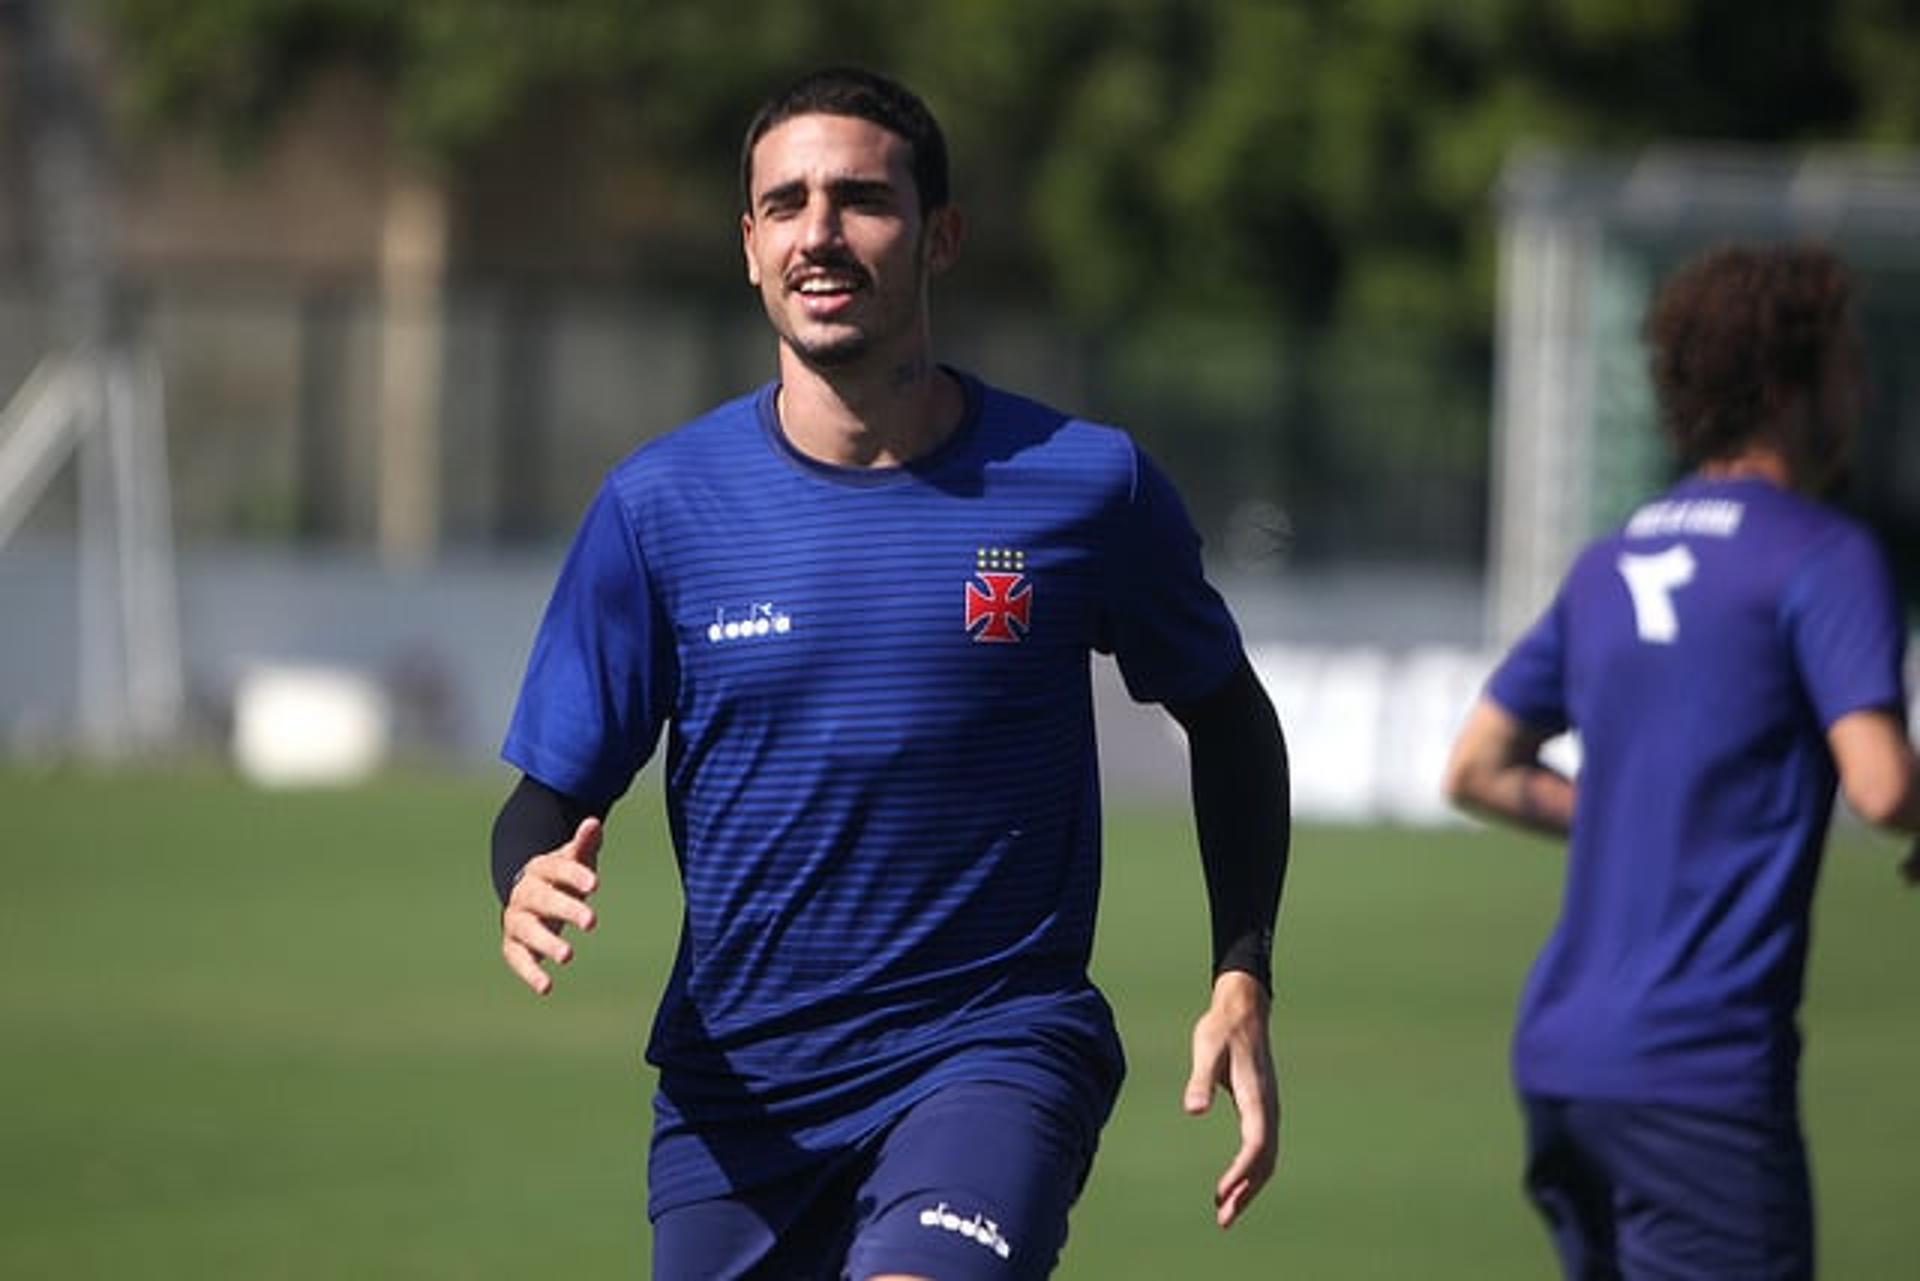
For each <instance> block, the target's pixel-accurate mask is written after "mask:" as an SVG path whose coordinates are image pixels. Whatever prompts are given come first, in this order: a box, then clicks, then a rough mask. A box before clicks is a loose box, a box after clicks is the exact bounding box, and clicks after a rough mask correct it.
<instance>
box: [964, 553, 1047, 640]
mask: <svg viewBox="0 0 1920 1281" xmlns="http://www.w3.org/2000/svg"><path fill="white" fill-rule="evenodd" d="M966 627H967V634H968V635H969V636H971V637H973V639H974V640H975V641H978V642H981V643H983V644H999V645H1010V644H1016V643H1018V642H1020V641H1023V640H1025V639H1026V638H1027V633H1028V632H1029V631H1031V630H1032V629H1033V583H1032V581H1031V580H1030V579H1028V577H1027V554H1026V553H1025V552H1023V551H1016V550H1015V549H1013V548H1011V547H982V548H980V549H978V550H977V551H975V552H974V554H973V577H971V578H969V579H968V580H967V623H966Z"/></svg>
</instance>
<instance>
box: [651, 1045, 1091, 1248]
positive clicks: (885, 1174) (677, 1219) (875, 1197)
mask: <svg viewBox="0 0 1920 1281" xmlns="http://www.w3.org/2000/svg"><path fill="white" fill-rule="evenodd" d="M1096 1141H1097V1136H1096V1135H1094V1134H1091V1133H1088V1132H1087V1129H1086V1126H1085V1125H1084V1124H1083V1123H1082V1122H1080V1121H1078V1120H1077V1119H1075V1118H1073V1117H1071V1116H1068V1115H1066V1114H1065V1113H1063V1112H1061V1111H1059V1110H1058V1109H1056V1108H1054V1107H1052V1106H1049V1105H1048V1104H1046V1103H1044V1102H1043V1101H1041V1100H1040V1099H1038V1098H1036V1097H1035V1096H1034V1095H1033V1094H1032V1093H1031V1092H1029V1091H1027V1090H1023V1089H1021V1088H1020V1087H1019V1086H1016V1085H1005V1084H999V1083H991V1082H982V1083H973V1084H967V1085H954V1086H948V1087H946V1088H944V1089H941V1090H939V1091H937V1092H936V1093H934V1094H932V1095H930V1096H929V1097H927V1098H925V1099H923V1100H921V1101H920V1102H919V1103H917V1104H915V1105H914V1106H913V1107H911V1108H909V1109H908V1110H907V1111H906V1112H905V1113H903V1114H902V1115H901V1116H900V1117H899V1118H897V1119H896V1120H895V1121H893V1122H892V1123H891V1124H890V1125H888V1126H887V1127H886V1128H885V1129H883V1130H881V1131H880V1132H879V1133H877V1134H875V1135H872V1136H870V1137H869V1138H868V1139H866V1140H864V1141H863V1142H861V1143H860V1144H858V1145H856V1146H854V1147H852V1148H849V1149H846V1150H844V1151H841V1152H836V1153H832V1154H829V1155H827V1156H825V1157H823V1158H822V1160H821V1162H820V1163H819V1164H818V1165H816V1166H813V1167H810V1168H808V1169H806V1170H803V1171H801V1172H800V1173H798V1174H796V1175H793V1176H791V1177H788V1178H786V1179H782V1180H780V1181H779V1182H777V1183H774V1184H771V1185H768V1186H764V1187H756V1188H750V1189H747V1190H745V1191H742V1192H739V1193H735V1194H733V1195H731V1196H724V1197H715V1198H713V1199H711V1200H706V1201H696V1202H693V1203H691V1204H689V1205H683V1206H677V1207H675V1208H673V1209H670V1210H668V1211H666V1212H665V1213H663V1214H662V1215H660V1217H659V1218H657V1219H656V1220H654V1224H653V1275H654V1278H655V1281H722V1279H723V1278H738V1279H740V1281H747V1279H748V1278H753V1279H755V1281H776V1279H777V1281H799V1279H802V1278H804V1279H806V1281H842V1279H843V1278H851V1281H864V1279H865V1278H867V1277H871V1276H874V1275H878V1274H884V1273H889V1272H901V1273H907V1274H909V1275H915V1274H917V1275H920V1276H928V1277H937V1278H939V1281H1025V1279H1027V1278H1040V1277H1045V1276H1046V1275H1048V1273H1050V1272H1051V1271H1052V1270H1053V1266H1054V1264H1055V1262H1056V1261H1057V1260H1058V1259H1059V1257H1060V1249H1061V1247H1062V1246H1063V1245H1065V1244H1066V1239H1067V1211H1068V1210H1069V1209H1071V1208H1072V1206H1073V1203H1074V1200H1075V1199H1076V1198H1077V1197H1078V1196H1079V1194H1080V1188H1081V1185H1082V1184H1083V1183H1084V1182H1085V1181H1086V1177H1087V1169H1088V1167H1089V1166H1090V1165H1091V1164H1092V1161H1093V1149H1094V1145H1095V1143H1096Z"/></svg>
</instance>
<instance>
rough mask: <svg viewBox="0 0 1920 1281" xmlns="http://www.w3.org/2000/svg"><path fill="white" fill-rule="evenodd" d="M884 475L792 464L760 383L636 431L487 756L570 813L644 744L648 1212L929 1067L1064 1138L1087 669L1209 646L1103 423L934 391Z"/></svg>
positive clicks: (1135, 462)
mask: <svg viewBox="0 0 1920 1281" xmlns="http://www.w3.org/2000/svg"><path fill="white" fill-rule="evenodd" d="M961 381H962V383H963V386H964V387H965V389H966V392H967V410H966V413H965V417H964V420H963V422H962V424H961V426H960V427H959V428H958V429H957V430H956V431H955V432H954V433H953V434H952V435H951V436H950V437H949V438H948V439H947V440H946V441H945V442H943V443H942V445H941V446H940V447H938V448H937V449H936V450H934V451H933V452H931V453H930V454H928V455H927V456H925V457H923V458H921V459H917V460H915V461H914V462H913V463H911V464H909V465H907V466H904V467H897V468H881V469H850V468H839V467H833V466H828V465H824V464H822V463H819V462H817V461H815V460H812V459H809V458H807V457H805V456H804V455H802V454H800V453H798V452H797V451H796V450H794V449H793V448H792V447H791V446H790V445H789V444H788V442H787V441H786V439H785V436H784V435H783V434H782V432H781V431H780V428H779V425H778V421H777V418H776V416H775V412H774V403H775V399H774V397H775V391H776V388H774V387H773V386H768V387H763V388H761V389H760V390H759V391H758V392H756V393H755V394H753V395H751V396H748V397H744V398H742V399H740V400H737V401H734V402H731V403H729V404H726V405H723V406H721V407H720V408H718V409H716V410H714V411H713V412H711V413H709V414H707V415H706V416H704V417H702V418H700V419H697V420H695V421H694V422H692V423H689V424H687V425H686V426H684V427H682V428H680V429H678V430H676V431H674V432H670V433H668V434H666V435H664V436H662V437H659V438H657V439H655V440H653V441H650V442H648V443H647V444H646V445H644V446H642V447H641V448H639V449H638V450H636V451H635V452H634V453H633V454H632V455H630V456H629V457H628V458H627V459H626V460H624V461H623V462H622V463H620V464H619V465H618V466H617V467H616V468H615V469H614V470H613V471H612V473H611V474H610V475H609V476H608V478H607V480H606V483H605V484H604V485H603V487H602V488H601V490H600V493H599V494H598V496H597V497H596V498H595V500H594V502H593V504H592V506H591V507H590V509H589V510H588V512H587V514H586V517H585V519H584V522H583V524H582V527H581V529H580V531H579V533H578V535H577V537H576V539H575V542H574V544H573V547H572V550H571V551H570V553H569V555H568V557H567V560H566V563H565V566H564V568H563V569H562V571H561V574H560V578H559V581H558V584H557V586H556V588H555V591H554V595H553V599H552V602H551V604H550V605H549V607H548V610H547V614H546V616H545V619H544V620H543V622H542V624H541V627H540V630H539V633H538V636H537V637H536V640H535V643H534V647H533V652H532V656H531V658H530V660H529V667H528V672H527V675H526V680H525V683H524V685H523V688H522V691H521V696H520V700H519V703H518V706H517V708H516V710H515V713H514V716H513V720H512V724H511V727H510V729H509V731H508V735H507V740H506V745H505V749H504V755H505V756H506V759H507V760H508V761H510V762H511V763H513V764H514V765H517V766H519V767H520V768H521V769H523V770H524V771H525V772H526V773H528V774H529V775H531V776H532V777H534V778H536V779H538V780H540V781H541V782H543V783H545V784H547V785H548V786H550V787H553V788H555V789H556V790H558V791H561V792H564V793H567V794H569V795H571V796H574V797H576V798H579V799H581V800H583V801H587V802H590V803H594V804H601V803H608V802H611V801H613V800H614V799H615V798H617V797H619V796H620V795H621V794H622V793H623V792H624V791H625V790H626V788H627V787H628V785H629V784H630V782H631V781H632V778H633V775H634V773H635V771H636V770H638V769H639V767H640V766H641V765H642V764H643V763H644V762H646V761H647V760H648V759H649V757H650V756H651V755H652V753H653V751H654V750H655V748H656V745H657V743H658V740H659V737H660V734H661V733H662V731H663V730H664V731H665V733H666V736H667V741H666V759H665V786H666V793H667V809H668V820H669V825H670V828H671V832H672V838H673V845H674V851H675V855H676V857H677V860H678V863H679V870H680V875H681V880H682V885H683V888H684V893H685V917H684V921H683V929H682V935H681V939H680V948H679V954H678V958H677V960H676V963H675V966H674V970H673V973H672V975H671V977H670V978H669V980H668V983H667V987H666V991H665V993H664V994H663V997H662V1000H661V1004H660V1007H659V1010H658V1013H657V1015H656V1017H655V1021H654V1027H653V1033H652V1037H651V1040H650V1043H649V1048H648V1057H649V1059H650V1061H651V1062H653V1063H654V1064H655V1065H657V1066H658V1067H659V1069H660V1087H659V1090H658V1092H657V1095H656V1099H655V1126H654V1144H653V1152H652V1159H651V1163H650V1168H651V1173H650V1184H651V1189H650V1191H651V1205H652V1209H653V1211H654V1212H655V1213H659V1212H660V1211H662V1210H664V1209H667V1208H670V1207H671V1206H673V1205H677V1204H682V1203H684V1202H686V1201H689V1200H694V1199H698V1198H701V1197H705V1196H710V1195H714V1194H716V1193H719V1192H722V1191H726V1190H730V1189H735V1190H737V1189H739V1188H742V1187H746V1186H750V1185H752V1184H753V1183H756V1182H760V1181H763V1180H766V1179H771V1178H776V1177H779V1176H780V1175H781V1174H783V1173H787V1172H789V1171H791V1170H792V1169H795V1168H797V1167H798V1166H799V1165H801V1164H803V1163H804V1162H805V1161H807V1160H808V1159H809V1154H811V1153H815V1152H819V1151H821V1150H824V1149H826V1148H829V1147H831V1146H833V1145H835V1144H839V1143H844V1142H846V1141H849V1140H850V1139H853V1138H856V1137H858V1136H859V1135H861V1134H864V1133H866V1132H868V1131H869V1130H871V1129H872V1128H873V1127H874V1126H876V1125H877V1124H879V1123H880V1122H882V1121H884V1120H885V1119H886V1118H887V1117H889V1116H891V1115H892V1114H893V1113H894V1112H896V1111H897V1110H898V1109H899V1108H901V1107H902V1106H905V1105H907V1104H909V1103H911V1102H912V1101H913V1100H914V1099H916V1098H918V1097H921V1096H923V1095H924V1094H926V1093H927V1092H929V1091H931V1090H933V1089H935V1088H938V1087H939V1086H940V1085H942V1084H945V1083H947V1082H949V1081H957V1080H980V1079H1010V1080H1016V1081H1020V1082H1024V1083H1027V1084H1029V1085H1031V1086H1033V1088H1035V1089H1037V1090H1040V1091H1042V1092H1044V1093H1046V1094H1047V1095H1048V1096H1049V1097H1051V1098H1053V1099H1055V1100H1056V1101H1057V1103H1058V1104H1059V1106H1061V1107H1063V1108H1067V1109H1071V1110H1072V1111H1073V1112H1074V1113H1075V1114H1076V1115H1079V1116H1081V1117H1083V1118H1084V1119H1085V1122H1086V1124H1087V1125H1088V1126H1089V1127H1090V1128H1092V1129H1097V1128H1098V1126H1099V1125H1100V1123H1101V1122H1102V1121H1103V1120H1104V1118H1105V1115H1106V1112H1107V1110H1108V1108H1109V1107H1110V1106H1111V1102H1112V1098H1113V1094H1114V1091H1115V1090H1116V1089H1117V1087H1118V1084H1119V1078H1120V1075H1121V1072H1122V1062H1121V1056H1120V1051H1119V1046H1118V1043H1117V1040H1116V1038H1115V1035H1114V1028H1113V1021H1112V1017H1111V1014H1110V1012H1109V1010H1108V1009H1107V1007H1106V1004H1105V1002H1104V1000H1103V999H1102V998H1101V996H1100V995H1099V993H1098V992H1097V991H1095V989H1094V988H1093V986H1092V985H1091V983H1090V982H1089V980H1088V977H1087V963H1088V959H1089V954H1090V951H1091V947H1092V941H1093V926H1094V914H1095V906H1096V900H1097V897H1098V891H1099V877H1100V866H1099V841H1100V822H1099V792H1098V771H1097V766H1096V761H1095V755H1094V731H1093V708H1092V697H1091V691H1090V687H1089V670H1088V669H1089V655H1090V654H1091V653H1092V652H1093V651H1096V650H1097V651H1103V652H1110V653H1112V654H1114V655H1115V657H1116V659H1117V661H1118V663H1119V666H1120V670H1121V673H1122V675H1123V677H1124V678H1125V680H1126V682H1127V685H1128V688H1129V690H1130V692H1131V693H1132V694H1133V696H1134V697H1136V698H1139V699H1142V700H1151V701H1161V702H1179V701H1182V700H1186V699H1191V698H1195V697H1198V696H1201V695H1204V694H1206V693H1208V692H1211V690H1213V689H1214V688H1217V687H1218V685H1219V684H1220V682H1222V681H1223V680H1225V679H1226V677H1227V676H1228V675H1230V674H1231V672H1232V671H1233V669H1234V667H1235V666H1236V664H1237V663H1238V661H1239V656H1240V641H1239V637H1238V634H1237V632H1236V631H1235V628H1234V625H1233V623H1232V621H1231V619H1230V618H1229V616H1228V613H1227V611H1226V608H1225V606H1224V605H1223V603H1222V602H1221V600H1220V598H1219V596H1218V594H1217V593H1216V592H1215V591H1214V590H1213V589H1212V587H1211V586H1209V585H1208V583H1207V582H1206V580H1205V578H1204V577H1203V575H1202V572H1201V566H1200V556H1199V539H1198V536H1197V535H1196V534H1195V533H1194V530H1193V527H1192V524H1191V522H1190V521H1189V520H1188V518H1187V515H1186V513H1185V511H1184V510H1183V508H1182V506H1181V504H1180V502H1179V499H1178V498H1177V496H1176V495H1175V493H1174V491H1173V489H1172V488H1171V486H1170V485H1169V483H1168V482H1167V480H1166V479H1165V477H1164V476H1163V475H1162V474H1161V473H1160V472H1159V471H1158V470H1157V469H1156V468H1155V467H1154V466H1153V465H1152V463H1151V462H1150V461H1149V460H1148V459H1147V458H1146V457H1145V456H1144V455H1143V454H1142V453H1141V452H1140V451H1139V450H1138V449H1137V448H1136V446H1135V445H1134V443H1133V442H1132V441H1131V440H1130V439H1129V438H1128V437H1127V436H1126V435H1125V434H1124V433H1122V432H1120V431H1117V430H1115V429H1112V428H1109V427H1103V426H1098V425H1095V424H1091V423H1088V422H1084V421H1080V420H1077V419H1073V418H1070V417H1067V416H1065V415H1063V414H1061V413H1058V412H1056V411H1054V410H1052V409H1049V408H1046V407H1044V406H1042V405H1039V404H1036V403H1034V402H1032V401H1028V400H1024V399H1021V398H1019V397H1016V396H1013V395H1010V394H1008V393H1006V392H1003V391H1000V390H997V389H994V388H991V387H988V386H986V385H984V384H981V383H979V382H978V381H976V380H973V379H971V378H967V377H964V376H963V377H962V379H961Z"/></svg>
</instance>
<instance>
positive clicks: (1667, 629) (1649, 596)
mask: <svg viewBox="0 0 1920 1281" xmlns="http://www.w3.org/2000/svg"><path fill="white" fill-rule="evenodd" d="M1616 564H1617V565H1618V567H1619V570H1620V577H1622V578H1624V579H1626V580H1627V591H1628V592H1629V593H1630V594H1631V595H1632V596H1633V625H1634V627H1635V628H1636V629H1637V630H1638V631H1639V633H1640V639H1641V640H1643V641H1648V642H1650V643H1652V644H1655V645H1671V644H1673V642H1674V638H1675V637H1677V636H1679V635H1680V618H1679V616H1678V615H1677V614H1675V613H1674V612H1673V593H1674V592H1675V591H1677V590H1678V589H1679V588H1681V587H1684V586H1686V585H1687V584H1688V583H1690V582H1692V581H1693V571H1694V559H1693V552H1692V551H1690V550H1688V548H1687V545H1686V544H1685V543H1678V544H1676V545H1674V546H1672V547H1669V548H1667V550H1665V551H1663V552H1658V553H1656V554H1654V555H1651V556H1636V555H1634V554H1633V553H1631V552H1626V553H1623V554H1622V555H1621V557H1620V559H1619V560H1618V561H1617V562H1616Z"/></svg>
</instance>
